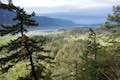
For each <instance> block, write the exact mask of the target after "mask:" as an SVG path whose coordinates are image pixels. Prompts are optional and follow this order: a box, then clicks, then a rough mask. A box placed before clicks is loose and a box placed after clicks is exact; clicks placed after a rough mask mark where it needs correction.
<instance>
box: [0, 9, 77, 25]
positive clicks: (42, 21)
mask: <svg viewBox="0 0 120 80" xmlns="http://www.w3.org/2000/svg"><path fill="white" fill-rule="evenodd" d="M14 16H15V14H14V13H12V12H10V11H7V10H1V9H0V24H14V22H13V21H12V18H13V17H14ZM33 19H35V20H36V21H37V22H38V23H39V25H40V26H41V27H48V26H49V27H53V26H55V27H56V26H59V27H60V26H61V27H64V26H75V25H76V24H75V23H74V22H72V21H70V20H66V19H59V18H50V17H46V16H35V17H34V18H33Z"/></svg>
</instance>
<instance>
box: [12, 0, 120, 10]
mask: <svg viewBox="0 0 120 80" xmlns="http://www.w3.org/2000/svg"><path fill="white" fill-rule="evenodd" d="M118 2H120V1H118V0H14V3H15V4H16V5H19V6H23V7H49V8H54V7H61V6H69V7H70V6H71V7H82V8H83V7H102V6H110V5H114V4H116V3H118Z"/></svg>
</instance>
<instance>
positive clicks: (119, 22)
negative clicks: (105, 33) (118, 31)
mask: <svg viewBox="0 0 120 80" xmlns="http://www.w3.org/2000/svg"><path fill="white" fill-rule="evenodd" d="M103 27H105V28H108V29H110V28H116V27H117V28H118V27H120V6H119V5H117V6H113V14H112V15H108V19H107V21H106V22H105V24H104V25H103Z"/></svg>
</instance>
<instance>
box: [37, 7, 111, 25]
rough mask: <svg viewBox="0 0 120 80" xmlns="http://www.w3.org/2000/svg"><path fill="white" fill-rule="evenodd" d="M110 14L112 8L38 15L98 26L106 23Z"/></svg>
mask: <svg viewBox="0 0 120 80" xmlns="http://www.w3.org/2000/svg"><path fill="white" fill-rule="evenodd" d="M108 14H112V7H111V8H110V7H103V8H88V9H74V10H70V11H62V12H52V13H44V14H43V13H42V14H41V13H38V15H42V16H48V17H52V18H61V19H67V20H71V21H74V22H75V23H77V24H81V25H82V26H83V25H93V24H94V25H96V24H102V23H104V22H105V21H106V19H107V16H108Z"/></svg>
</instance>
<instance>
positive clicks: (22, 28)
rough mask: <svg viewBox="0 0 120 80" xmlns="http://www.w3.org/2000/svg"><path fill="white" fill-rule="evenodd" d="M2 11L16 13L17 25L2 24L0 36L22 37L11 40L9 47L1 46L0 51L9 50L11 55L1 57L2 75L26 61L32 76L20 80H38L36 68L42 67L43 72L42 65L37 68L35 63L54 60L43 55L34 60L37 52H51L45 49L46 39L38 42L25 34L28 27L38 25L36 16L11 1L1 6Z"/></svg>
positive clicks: (42, 38)
mask: <svg viewBox="0 0 120 80" xmlns="http://www.w3.org/2000/svg"><path fill="white" fill-rule="evenodd" d="M0 9H7V10H9V11H12V12H14V13H16V16H15V17H14V18H13V21H14V22H15V24H14V25H3V24H1V26H2V28H1V29H0V35H1V36H4V35H7V34H12V35H15V34H17V33H20V37H18V38H17V39H15V40H11V41H10V42H9V43H8V44H7V45H3V46H0V51H2V50H7V52H8V53H9V54H8V55H7V56H4V57H0V66H1V67H0V71H1V72H2V73H5V72H7V71H8V70H9V69H10V68H12V67H13V66H14V65H15V64H16V63H18V62H20V61H24V60H29V61H30V65H31V73H32V74H30V75H29V76H27V78H26V79H24V78H20V80H32V78H31V77H32V76H33V77H34V80H38V79H37V75H36V67H37V68H38V67H39V66H40V70H42V65H41V64H40V65H39V66H35V64H34V63H35V61H39V60H41V61H48V60H50V59H53V58H51V57H49V56H44V55H41V54H37V56H35V58H33V53H35V52H49V51H48V50H44V48H43V44H44V43H45V41H46V39H45V38H44V37H41V39H40V40H39V41H36V40H34V39H32V38H29V37H28V36H27V35H26V34H25V32H27V28H28V27H34V26H37V25H38V24H37V23H36V21H35V20H34V19H33V17H34V16H35V14H34V13H32V14H31V15H28V14H27V13H26V11H24V9H22V8H20V7H16V6H14V5H13V4H12V1H11V0H9V3H8V4H3V3H2V4H0ZM38 43H39V44H38ZM36 63H37V62H36ZM41 72H42V71H41ZM28 77H29V78H30V79H29V78H28ZM40 78H44V76H42V75H40Z"/></svg>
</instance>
